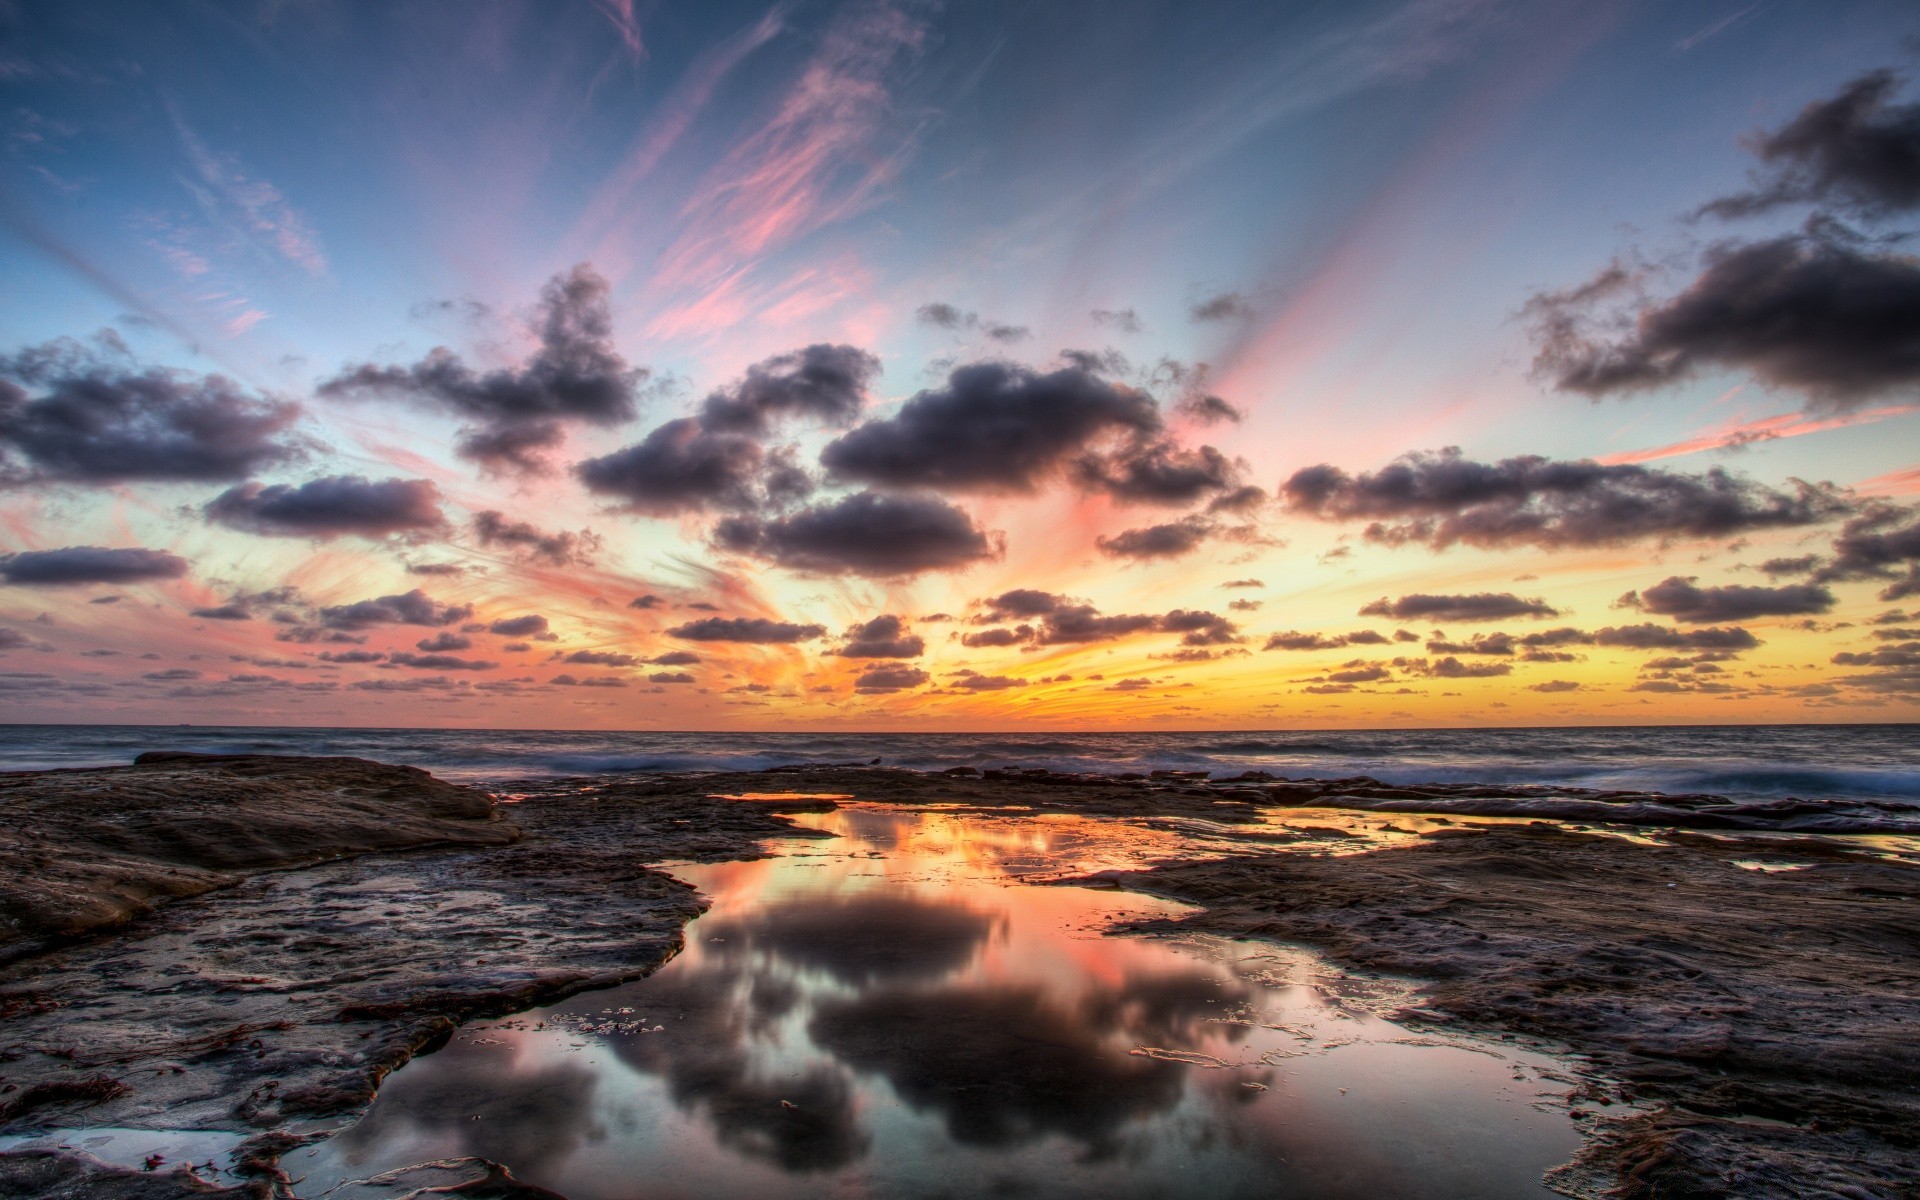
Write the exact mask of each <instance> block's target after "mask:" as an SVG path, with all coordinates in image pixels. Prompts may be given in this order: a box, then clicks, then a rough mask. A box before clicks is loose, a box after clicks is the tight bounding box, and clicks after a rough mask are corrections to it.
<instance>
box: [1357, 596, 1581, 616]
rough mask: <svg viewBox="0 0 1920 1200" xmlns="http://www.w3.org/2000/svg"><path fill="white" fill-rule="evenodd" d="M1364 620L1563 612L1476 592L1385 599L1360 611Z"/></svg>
mask: <svg viewBox="0 0 1920 1200" xmlns="http://www.w3.org/2000/svg"><path fill="white" fill-rule="evenodd" d="M1360 615H1361V616H1363V617H1391V618H1393V619H1394V620H1397V621H1462V622H1474V621H1502V620H1506V619H1507V618H1509V617H1557V616H1559V615H1560V610H1559V609H1557V608H1553V607H1551V606H1550V605H1548V604H1547V603H1546V601H1544V600H1540V599H1532V600H1527V599H1523V598H1521V597H1519V596H1516V595H1514V594H1513V593H1512V592H1476V593H1474V594H1472V595H1465V596H1434V595H1428V594H1425V593H1420V592H1416V593H1414V594H1412V595H1408V596H1402V597H1400V598H1399V599H1397V600H1388V599H1386V598H1384V597H1383V598H1381V599H1379V600H1376V601H1374V602H1373V603H1372V604H1369V605H1367V606H1366V607H1364V608H1362V609H1361V610H1360Z"/></svg>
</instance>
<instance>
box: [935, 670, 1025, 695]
mask: <svg viewBox="0 0 1920 1200" xmlns="http://www.w3.org/2000/svg"><path fill="white" fill-rule="evenodd" d="M953 686H955V687H957V688H965V689H966V690H967V691H970V692H999V691H1005V690H1006V689H1007V688H1018V687H1025V686H1027V681H1026V680H1024V679H1017V678H1014V677H1013V676H1011V675H982V674H980V673H979V672H977V671H961V672H959V673H958V674H957V675H956V676H955V677H954V680H953Z"/></svg>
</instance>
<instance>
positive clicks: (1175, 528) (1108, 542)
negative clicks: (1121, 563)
mask: <svg viewBox="0 0 1920 1200" xmlns="http://www.w3.org/2000/svg"><path fill="white" fill-rule="evenodd" d="M1214 528H1215V526H1214V524H1213V522H1211V521H1209V520H1207V519H1206V518H1204V517H1183V518H1181V519H1180V520H1178V521H1174V522H1171V523H1169V524H1166V525H1149V526H1147V527H1146V528H1144V529H1128V530H1123V531H1122V532H1120V533H1117V534H1114V535H1113V536H1112V537H1097V538H1095V539H1094V540H1093V544H1094V545H1096V546H1098V547H1099V548H1100V549H1101V551H1102V552H1103V553H1106V554H1110V555H1112V556H1113V557H1115V558H1143V559H1144V558H1178V557H1180V556H1181V555H1183V554H1191V553H1192V552H1193V551H1195V550H1198V549H1199V548H1200V547H1201V546H1202V545H1203V544H1205V542H1206V540H1207V538H1208V536H1209V535H1210V534H1212V533H1213V532H1214Z"/></svg>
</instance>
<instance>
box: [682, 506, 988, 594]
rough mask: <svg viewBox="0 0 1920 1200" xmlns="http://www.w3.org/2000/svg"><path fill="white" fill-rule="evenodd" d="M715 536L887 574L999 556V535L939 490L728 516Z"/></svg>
mask: <svg viewBox="0 0 1920 1200" xmlns="http://www.w3.org/2000/svg"><path fill="white" fill-rule="evenodd" d="M714 540H715V542H716V543H717V544H718V545H719V546H721V547H722V548H723V549H726V550H729V551H732V552H734V553H736V554H751V555H754V556H755V557H759V558H764V559H767V560H768V561H771V562H774V563H777V564H779V565H780V566H783V567H788V568H791V569H793V570H796V571H804V572H808V573H812V574H819V575H864V576H868V577H870V578H876V579H887V578H897V577H901V576H907V575H918V574H921V573H922V572H926V571H952V570H958V569H960V568H962V567H967V566H971V565H973V564H975V563H979V562H984V561H987V560H989V559H993V558H998V557H999V556H1000V554H1001V553H1002V540H1001V538H1000V537H999V535H997V534H988V533H986V532H984V531H982V530H981V529H980V528H979V527H978V526H976V525H975V524H974V523H973V518H972V517H971V516H969V515H968V514H967V513H966V512H965V511H964V510H963V509H960V508H956V507H954V506H953V505H951V504H949V503H947V502H946V501H945V500H942V499H940V498H939V497H937V496H924V495H923V496H913V495H908V496H886V495H881V494H879V493H876V492H870V491H867V492H856V493H854V494H852V495H849V496H844V497H842V498H840V499H838V500H835V501H832V502H830V503H824V504H819V505H815V506H813V507H811V508H803V509H800V510H798V511H796V512H792V513H788V514H786V515H784V516H780V517H775V518H772V519H766V518H762V517H756V516H738V517H729V518H726V519H724V520H722V521H721V522H720V523H719V524H718V525H717V526H716V527H715V529H714Z"/></svg>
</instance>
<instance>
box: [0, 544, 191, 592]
mask: <svg viewBox="0 0 1920 1200" xmlns="http://www.w3.org/2000/svg"><path fill="white" fill-rule="evenodd" d="M186 573H187V560H186V559H184V558H181V557H180V556H179V555H177V554H170V553H168V552H167V551H165V550H148V549H144V548H142V547H138V546H128V547H117V548H108V547H104V546H65V547H62V548H61V549H58V550H23V551H21V552H20V553H18V554H8V555H5V556H0V579H4V580H6V582H8V583H10V584H13V585H15V586H16V587H70V586H76V585H80V584H88V583H141V582H145V581H147V580H155V579H179V578H180V577H182V576H184V575H185V574H186Z"/></svg>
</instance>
